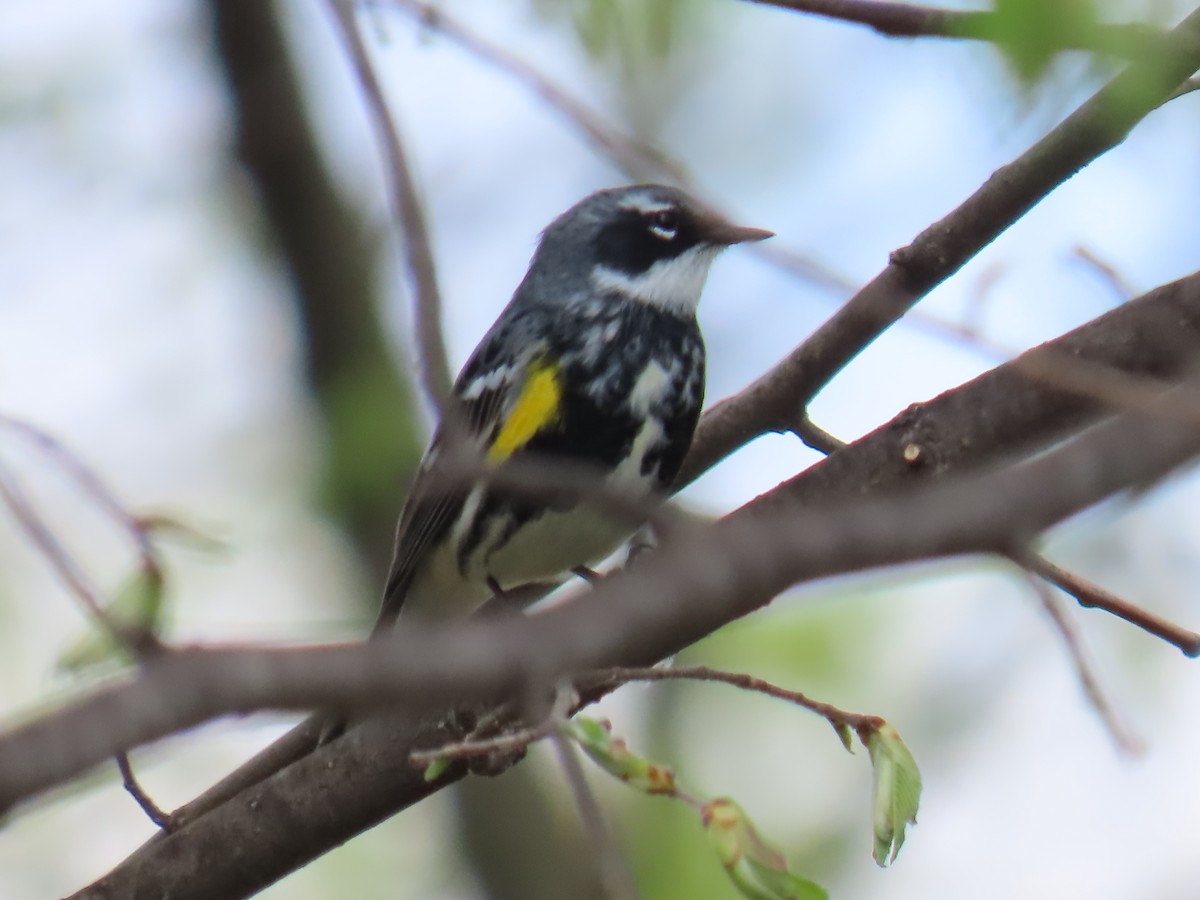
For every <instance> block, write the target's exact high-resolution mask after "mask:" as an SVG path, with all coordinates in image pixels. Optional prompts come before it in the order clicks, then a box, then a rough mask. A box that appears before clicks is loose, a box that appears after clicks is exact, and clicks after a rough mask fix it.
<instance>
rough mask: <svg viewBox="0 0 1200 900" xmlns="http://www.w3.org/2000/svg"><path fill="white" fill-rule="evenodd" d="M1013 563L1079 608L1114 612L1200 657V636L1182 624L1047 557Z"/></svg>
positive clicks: (1019, 557)
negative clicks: (1072, 598)
mask: <svg viewBox="0 0 1200 900" xmlns="http://www.w3.org/2000/svg"><path fill="white" fill-rule="evenodd" d="M1013 561H1014V562H1015V563H1016V564H1017V565H1019V566H1020V567H1021V568H1023V569H1025V570H1026V571H1028V572H1031V573H1033V574H1034V575H1037V576H1038V577H1039V578H1044V579H1045V580H1046V581H1048V582H1050V583H1051V584H1052V585H1054V586H1055V587H1056V588H1058V589H1059V590H1061V591H1064V592H1065V593H1067V594H1070V595H1071V596H1072V597H1074V598H1075V599H1076V600H1077V601H1079V605H1080V606H1086V607H1088V608H1091V609H1102V610H1104V611H1105V612H1107V613H1111V614H1112V615H1114V616H1116V617H1117V618H1119V619H1123V620H1124V621H1126V622H1128V623H1129V624H1130V625H1135V626H1137V627H1138V628H1140V629H1142V631H1145V632H1146V633H1147V634H1152V635H1154V636H1155V637H1156V638H1160V639H1162V640H1164V641H1166V642H1167V643H1168V644H1172V645H1173V646H1175V647H1178V648H1179V649H1180V650H1182V651H1183V653H1184V655H1185V656H1188V657H1191V658H1192V659H1195V658H1196V657H1198V656H1200V634H1198V633H1196V632H1195V631H1190V630H1189V629H1187V628H1184V627H1182V626H1181V625H1176V624H1175V623H1174V622H1171V621H1169V620H1167V619H1164V618H1163V617H1161V616H1158V615H1155V614H1154V613H1152V612H1149V611H1148V610H1145V609H1142V608H1141V607H1140V606H1137V605H1135V604H1133V603H1130V602H1129V601H1128V600H1124V599H1122V598H1120V597H1118V596H1117V595H1116V594H1113V593H1112V592H1110V591H1106V590H1105V589H1104V588H1102V587H1100V586H1099V585H1098V584H1093V583H1092V582H1090V581H1088V580H1087V579H1085V578H1082V577H1080V576H1079V575H1077V574H1075V573H1074V572H1070V571H1068V570H1066V569H1064V568H1062V567H1061V566H1058V565H1055V564H1054V563H1052V562H1051V561H1050V560H1048V559H1046V558H1045V557H1044V556H1042V555H1040V554H1038V553H1034V552H1033V551H1025V552H1023V553H1020V554H1016V555H1015V556H1014V558H1013Z"/></svg>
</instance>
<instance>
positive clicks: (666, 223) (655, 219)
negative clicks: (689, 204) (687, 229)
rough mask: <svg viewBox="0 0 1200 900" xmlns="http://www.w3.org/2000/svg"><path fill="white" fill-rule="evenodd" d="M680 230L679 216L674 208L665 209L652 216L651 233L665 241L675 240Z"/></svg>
mask: <svg viewBox="0 0 1200 900" xmlns="http://www.w3.org/2000/svg"><path fill="white" fill-rule="evenodd" d="M678 232H679V216H677V215H676V214H675V212H674V211H673V210H669V209H663V210H660V211H658V212H656V213H655V214H654V215H652V216H651V217H650V233H651V234H653V235H654V236H655V237H657V238H662V240H664V241H670V240H674V238H675V235H676V234H678Z"/></svg>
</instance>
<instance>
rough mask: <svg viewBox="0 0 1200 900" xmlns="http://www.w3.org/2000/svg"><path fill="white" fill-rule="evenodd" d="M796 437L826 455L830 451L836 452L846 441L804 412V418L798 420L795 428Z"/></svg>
mask: <svg viewBox="0 0 1200 900" xmlns="http://www.w3.org/2000/svg"><path fill="white" fill-rule="evenodd" d="M795 432H796V437H798V438H800V440H802V441H803V442H804V444H805V446H807V447H811V448H812V449H813V450H816V451H817V452H818V453H824V454H825V455H826V456H828V455H829V454H830V453H836V452H837V451H838V450H841V449H842V448H843V447H845V446H846V442H845V441H843V440H842V439H841V438H836V437H834V436H833V435H832V434H830V433H829V432H828V431H826V430H825V429H824V428H822V427H821V426H820V425H818V424H817V423H816V422H814V421H813V420H812V419H810V418H809V417H808V414H807V413H805V415H804V418H802V419H801V420H800V424H799V425H797V426H796V428H795Z"/></svg>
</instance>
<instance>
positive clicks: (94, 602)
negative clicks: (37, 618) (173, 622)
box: [0, 465, 162, 659]
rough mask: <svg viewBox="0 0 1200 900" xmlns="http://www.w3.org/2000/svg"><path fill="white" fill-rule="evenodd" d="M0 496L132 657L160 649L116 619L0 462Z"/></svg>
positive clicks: (93, 614) (146, 633)
mask: <svg viewBox="0 0 1200 900" xmlns="http://www.w3.org/2000/svg"><path fill="white" fill-rule="evenodd" d="M0 499H3V500H4V503H5V505H6V506H8V508H9V510H10V511H11V512H12V514H13V517H14V518H15V519H16V521H17V522H18V524H20V526H21V528H22V529H23V530H24V531H25V534H26V535H28V537H29V539H30V540H31V541H32V542H33V544H34V546H35V547H37V548H38V550H39V551H40V552H41V554H42V555H43V556H44V557H45V558H46V560H47V561H48V562H49V563H50V565H51V567H52V568H53V569H54V571H55V572H57V573H58V575H59V577H60V578H61V579H62V580H63V582H64V583H65V584H66V586H67V588H68V590H70V592H71V594H72V595H73V596H74V597H75V598H76V599H77V600H79V602H80V603H82V604H83V606H84V608H85V609H86V610H87V612H88V614H89V615H90V616H91V617H92V618H93V619H95V620H96V622H97V623H98V624H99V625H100V627H102V628H103V629H104V630H105V631H106V632H107V633H108V634H109V635H111V636H112V638H113V639H114V640H115V641H117V643H119V644H121V645H122V646H124V647H125V648H126V649H127V650H128V651H129V652H130V654H131V655H132V656H133V657H134V659H142V658H144V657H146V656H148V655H152V654H153V653H154V652H155V651H157V650H161V649H162V646H161V644H159V641H158V638H157V637H156V636H155V635H154V634H153V633H152V632H150V631H149V630H148V629H145V628H137V627H134V626H131V625H128V624H125V623H123V622H120V621H118V620H117V619H116V618H114V617H113V616H112V614H111V613H109V611H108V610H107V609H106V608H105V605H104V604H103V603H102V602H101V601H100V593H99V591H97V589H96V588H95V587H94V586H93V585H92V584H91V582H90V581H89V579H88V577H87V575H86V574H85V573H84V571H83V569H82V567H81V566H80V565H79V564H78V563H77V562H76V561H75V559H74V558H73V557H72V556H71V554H70V553H69V552H68V551H67V549H66V547H64V546H63V545H62V543H61V542H60V541H59V540H58V538H57V537H56V536H55V535H54V532H53V531H52V530H51V529H50V527H49V526H48V525H47V524H46V522H45V520H44V519H43V518H42V517H41V516H40V515H38V513H37V511H36V510H35V509H34V507H33V504H32V503H30V501H29V498H28V497H26V496H25V493H24V491H22V490H21V488H20V486H19V485H18V484H17V481H16V479H15V478H13V477H12V475H11V473H10V472H9V471H8V470H7V468H5V467H4V466H2V465H0Z"/></svg>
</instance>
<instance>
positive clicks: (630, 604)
mask: <svg viewBox="0 0 1200 900" xmlns="http://www.w3.org/2000/svg"><path fill="white" fill-rule="evenodd" d="M1161 402H1162V403H1163V404H1171V403H1173V402H1175V398H1174V397H1173V396H1171V394H1170V392H1168V393H1167V395H1165V396H1164V397H1163V398H1162V401H1161ZM1198 452H1200V431H1198V430H1197V429H1195V428H1194V427H1188V426H1184V425H1181V424H1179V423H1177V422H1176V421H1174V420H1169V419H1165V418H1161V417H1155V416H1152V415H1147V414H1143V413H1124V414H1122V415H1120V416H1117V417H1114V418H1113V419H1112V420H1111V421H1109V422H1107V423H1105V424H1103V425H1101V426H1097V427H1095V428H1093V429H1092V430H1091V431H1089V432H1088V433H1086V434H1085V435H1082V436H1080V437H1079V438H1076V439H1075V440H1073V441H1070V442H1068V443H1066V444H1063V445H1061V446H1059V447H1057V448H1056V449H1054V450H1052V451H1050V452H1047V453H1045V454H1043V455H1041V456H1038V457H1036V458H1035V459H1033V460H1031V461H1028V462H1025V463H1021V464H1018V465H1014V466H1010V467H1008V468H1006V469H1003V470H1000V471H998V472H992V473H988V474H983V475H975V476H970V477H966V478H962V477H960V478H957V479H954V480H952V481H947V482H945V483H939V484H933V485H928V486H926V489H924V490H911V489H910V490H907V491H902V492H897V493H894V494H892V495H891V496H887V497H880V498H868V499H864V500H858V501H846V502H843V503H840V504H835V505H831V506H827V507H824V508H816V509H813V508H809V507H807V506H805V505H803V504H799V503H797V501H796V498H795V497H794V496H793V494H792V492H791V491H789V490H788V486H787V485H784V486H781V487H779V488H777V489H776V490H775V491H772V492H771V493H769V494H767V495H764V496H763V497H760V498H758V499H757V500H755V501H752V502H751V503H749V504H747V505H746V506H745V507H743V508H742V509H740V510H739V511H737V512H736V513H734V514H732V515H731V516H729V517H728V518H726V519H725V520H723V521H721V522H720V523H718V524H717V525H715V526H713V527H711V528H708V529H704V530H703V531H696V532H694V533H692V534H691V535H689V538H688V540H687V541H681V542H677V543H676V544H673V545H668V546H665V547H664V548H662V549H661V550H660V551H659V552H658V553H657V554H656V555H655V557H654V558H652V559H648V560H647V561H646V562H644V563H643V564H641V565H638V566H634V567H632V568H630V569H627V570H625V571H624V572H621V573H619V574H617V575H614V576H612V577H610V578H609V579H607V580H606V581H605V582H604V583H603V584H602V585H600V586H598V587H597V588H596V589H595V590H594V591H593V592H591V593H589V594H586V595H584V596H582V597H580V598H578V599H577V600H576V601H575V602H573V603H569V604H565V605H563V606H561V607H557V608H555V609H552V610H549V611H547V612H545V613H543V614H541V615H537V616H527V617H515V618H512V619H497V620H493V621H490V622H482V621H467V622H459V623H454V624H452V625H448V626H446V627H443V628H438V629H434V628H427V629H418V628H416V627H414V628H412V629H408V630H405V631H401V632H397V633H396V634H395V635H394V636H392V637H389V638H388V639H387V640H380V641H376V642H371V643H368V644H363V645H354V646H345V647H318V648H312V649H307V650H303V651H298V650H274V651H268V650H246V649H208V650H193V651H183V652H178V653H173V654H170V655H168V656H166V657H164V658H163V660H162V661H161V664H156V665H155V667H153V668H148V669H147V670H146V671H145V673H144V674H143V675H142V676H141V677H139V678H138V679H137V680H136V681H134V682H133V683H130V684H127V685H123V686H117V687H114V688H110V689H109V690H107V691H105V692H102V693H100V694H97V695H95V696H93V697H92V698H90V699H86V700H84V701H82V702H80V703H77V704H75V705H73V706H72V707H70V708H68V709H67V710H65V711H63V712H62V713H60V714H58V715H57V716H55V717H52V718H51V719H49V720H45V721H41V722H36V723H33V724H31V725H29V726H26V727H25V728H23V729H20V730H18V731H16V732H14V733H12V734H10V735H9V736H8V737H7V738H5V739H4V741H3V742H0V802H2V803H4V805H8V804H9V803H11V802H12V801H13V800H14V799H15V798H16V797H19V796H21V795H22V794H23V793H25V792H27V791H28V790H29V789H30V786H31V785H32V784H35V783H39V779H42V780H44V779H45V778H46V777H47V776H48V774H50V773H53V774H54V777H56V778H61V777H62V774H63V761H64V757H69V758H71V760H72V761H73V765H74V766H76V767H78V766H79V765H80V763H83V762H85V760H86V757H85V756H84V755H83V754H85V753H92V752H96V751H103V752H104V755H107V752H108V751H110V750H111V748H110V747H108V746H107V743H109V742H111V741H113V740H115V739H123V740H125V741H128V742H137V741H142V740H146V739H148V738H151V737H154V736H157V735H160V734H163V733H165V731H164V728H166V729H169V730H174V729H177V728H179V727H181V726H185V725H187V724H191V723H194V722H195V721H199V720H200V719H202V718H207V717H209V716H211V715H212V714H214V712H217V711H221V710H227V709H231V708H236V709H251V708H257V707H260V706H262V705H264V704H268V703H269V704H271V705H282V706H288V707H291V706H296V705H310V704H314V703H316V704H318V705H320V704H329V705H334V706H336V705H338V704H340V703H345V702H347V701H349V700H350V699H351V698H357V699H358V700H360V701H362V700H364V699H365V698H371V699H372V700H374V701H376V702H383V701H385V700H391V701H396V702H400V703H402V704H403V706H402V709H403V713H401V714H399V716H398V717H396V716H393V717H392V718H390V719H378V720H370V721H368V722H367V723H366V724H365V725H364V726H362V727H361V728H359V729H356V730H354V731H352V732H350V733H349V734H348V735H347V736H346V737H345V738H343V739H341V740H340V741H337V742H334V743H333V744H331V745H327V746H325V747H323V748H321V749H320V750H318V751H317V752H316V753H314V754H312V755H310V756H308V757H305V758H304V759H302V760H300V761H299V762H298V763H297V764H296V765H295V766H293V767H292V768H291V769H288V770H285V771H284V772H281V773H278V774H277V775H275V776H273V777H272V778H270V779H268V780H267V781H265V782H263V783H262V784H260V785H258V786H257V787H255V788H253V789H251V790H249V791H247V792H245V794H244V795H242V796H239V797H236V798H234V799H233V800H231V801H229V802H228V803H226V804H224V805H223V806H221V807H219V808H218V809H216V810H214V811H213V812H211V813H209V814H208V815H206V816H204V817H202V818H201V819H199V820H197V821H195V822H193V823H191V824H190V825H187V826H185V827H184V828H182V829H180V830H179V831H177V832H175V833H173V834H170V835H166V836H164V837H162V838H161V839H160V840H158V841H157V842H155V843H154V844H152V845H151V846H150V847H149V848H148V850H147V857H143V858H142V860H141V863H142V864H145V865H150V866H151V867H152V872H153V874H152V875H151V874H149V873H148V872H147V871H146V870H141V871H139V862H138V855H137V854H135V856H134V857H132V858H131V860H130V861H129V862H128V863H127V864H126V865H125V866H123V867H122V868H121V869H119V870H118V871H117V872H116V873H114V874H113V876H110V878H108V879H106V880H105V881H104V882H102V883H101V884H100V885H97V886H95V890H97V891H101V890H105V891H110V892H111V891H115V893H109V894H107V895H108V896H127V895H128V894H123V893H122V890H127V888H128V886H129V885H131V884H133V883H137V882H138V881H141V882H142V883H146V879H147V878H149V879H152V880H151V882H150V883H154V884H155V885H156V888H158V889H160V890H162V892H163V893H165V894H169V895H170V896H172V897H175V898H177V900H179V898H186V897H211V896H228V897H233V896H245V895H246V894H247V893H249V892H252V891H254V890H258V889H260V888H261V887H263V886H265V885H266V884H269V883H270V882H271V881H273V880H275V879H276V878H278V877H281V876H282V875H284V874H286V873H287V872H288V871H291V870H292V869H293V868H295V867H296V866H298V865H301V864H303V862H305V861H307V860H309V859H311V858H313V857H314V856H316V855H319V854H320V853H322V852H324V851H326V850H327V849H329V848H331V847H332V846H335V845H336V844H339V843H341V842H342V841H344V840H346V839H347V838H349V837H350V836H351V835H352V834H354V833H356V832H358V831H360V830H362V829H363V828H366V827H369V826H370V825H372V824H374V823H375V822H377V821H378V820H379V819H380V818H383V817H386V816H387V815H390V814H391V813H393V812H395V811H396V809H397V808H398V807H399V806H401V805H405V804H406V803H407V802H412V801H414V800H415V799H419V798H420V797H423V796H425V795H427V794H428V792H429V791H431V790H434V789H436V788H437V787H438V786H439V784H440V783H441V782H439V783H438V784H434V785H427V784H423V783H422V782H421V779H420V775H419V772H417V771H416V770H415V767H411V766H409V764H408V761H407V756H408V752H407V751H406V750H405V749H404V748H408V747H414V746H421V745H427V744H429V743H434V742H435V741H431V740H430V736H429V728H430V726H428V725H425V726H422V725H421V724H420V720H419V719H418V718H417V716H418V715H419V713H420V711H421V710H423V709H424V710H429V709H431V708H433V707H434V705H435V704H438V703H447V702H451V701H452V698H453V699H464V698H472V697H474V698H488V697H493V698H494V697H496V696H497V694H498V692H503V691H508V692H512V691H514V690H519V689H520V686H521V685H523V684H524V685H528V684H531V683H537V682H538V680H539V679H554V678H557V677H559V676H564V677H565V676H569V675H570V674H573V673H578V672H581V671H586V670H588V669H593V668H601V667H606V666H610V665H617V664H620V665H644V664H647V663H649V662H653V661H655V660H658V659H661V658H663V657H665V656H668V655H671V654H672V653H674V652H676V651H678V650H679V649H680V648H681V647H682V646H686V645H688V644H691V643H693V642H695V641H696V640H698V639H700V638H701V637H703V636H705V635H706V634H709V633H711V632H712V631H713V630H715V629H716V628H718V627H720V626H721V625H723V624H725V623H727V622H728V621H730V620H732V619H733V618H736V617H738V616H741V615H745V614H747V613H749V612H751V611H753V610H754V609H757V608H759V607H761V606H762V605H764V604H765V603H768V602H769V601H770V600H771V598H772V597H774V596H775V595H777V594H778V593H779V592H780V591H782V590H783V589H785V588H786V587H788V586H789V585H791V584H794V583H796V582H797V581H801V580H803V581H811V580H813V579H817V578H821V577H826V576H830V575H834V574H840V573H850V572H859V571H864V570H867V569H870V568H873V567H878V566H884V565H894V564H898V563H904V562H913V561H917V560H923V559H938V558H946V557H950V556H954V555H959V554H964V553H980V552H997V553H1004V552H1006V548H1008V547H1011V546H1013V544H1014V541H1015V540H1017V539H1018V536H1022V537H1023V536H1027V535H1033V534H1037V533H1039V532H1041V531H1042V530H1044V529H1046V528H1048V527H1050V526H1051V525H1053V524H1055V523H1057V522H1060V521H1062V520H1063V519H1065V518H1067V517H1069V516H1071V515H1073V514H1075V513H1076V512H1078V511H1079V510H1081V509H1083V508H1085V507H1087V506H1089V505H1091V504H1093V503H1095V502H1097V501H1099V500H1101V499H1103V498H1105V497H1108V496H1111V495H1112V494H1113V493H1114V492H1118V491H1121V490H1123V489H1125V488H1126V487H1127V486H1129V485H1143V484H1146V483H1149V482H1152V481H1154V480H1155V479H1157V478H1160V477H1162V476H1163V475H1164V474H1166V473H1167V472H1169V471H1170V470H1172V469H1173V468H1175V467H1176V466H1178V465H1181V464H1182V463H1184V462H1186V461H1188V460H1190V459H1191V458H1193V457H1194V456H1195V455H1196V454H1197V453H1198ZM433 727H434V728H435V730H436V726H433ZM397 729H398V731H399V733H397ZM118 731H120V732H122V733H121V734H117V733H116V732H118ZM389 735H390V737H391V740H388V737H389ZM67 736H70V739H67ZM397 759H401V760H403V764H401V763H398V762H397V761H396V760H397ZM51 761H53V762H51ZM406 766H407V767H408V768H406ZM457 777H461V770H459V769H452V770H451V771H450V772H449V773H447V775H446V776H444V780H454V779H455V778H457ZM314 779H315V780H314ZM334 796H337V797H338V798H339V802H337V803H336V804H333V803H330V799H331V798H332V797H334ZM264 815H266V816H268V817H270V818H271V819H272V820H273V821H277V820H276V819H274V816H275V815H280V816H285V817H286V820H287V821H288V822H289V828H288V829H264V828H262V827H261V823H262V821H263V816H264ZM280 831H286V832H287V834H286V835H280V834H279V832H280ZM264 832H269V833H267V834H264ZM214 842H215V843H214ZM217 847H225V848H227V850H226V852H227V853H228V852H233V853H234V856H235V858H230V859H228V864H227V865H223V866H221V867H213V866H211V865H209V866H204V865H203V864H202V861H203V860H204V859H206V858H212V857H211V854H213V853H214V852H217V851H216V848H217ZM229 848H234V850H232V851H231V850H230V849H229ZM239 859H240V860H242V863H241V864H239V862H238V860H239ZM155 860H157V861H158V863H157V864H155V862H154V861H155ZM251 862H252V864H249V863H251ZM201 874H202V875H203V877H199V876H200V875H201ZM129 879H135V880H134V881H130V880H129ZM122 885H124V886H125V887H122ZM83 896H87V894H84V895H83ZM92 896H105V894H102V893H97V894H93V895H92Z"/></svg>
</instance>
